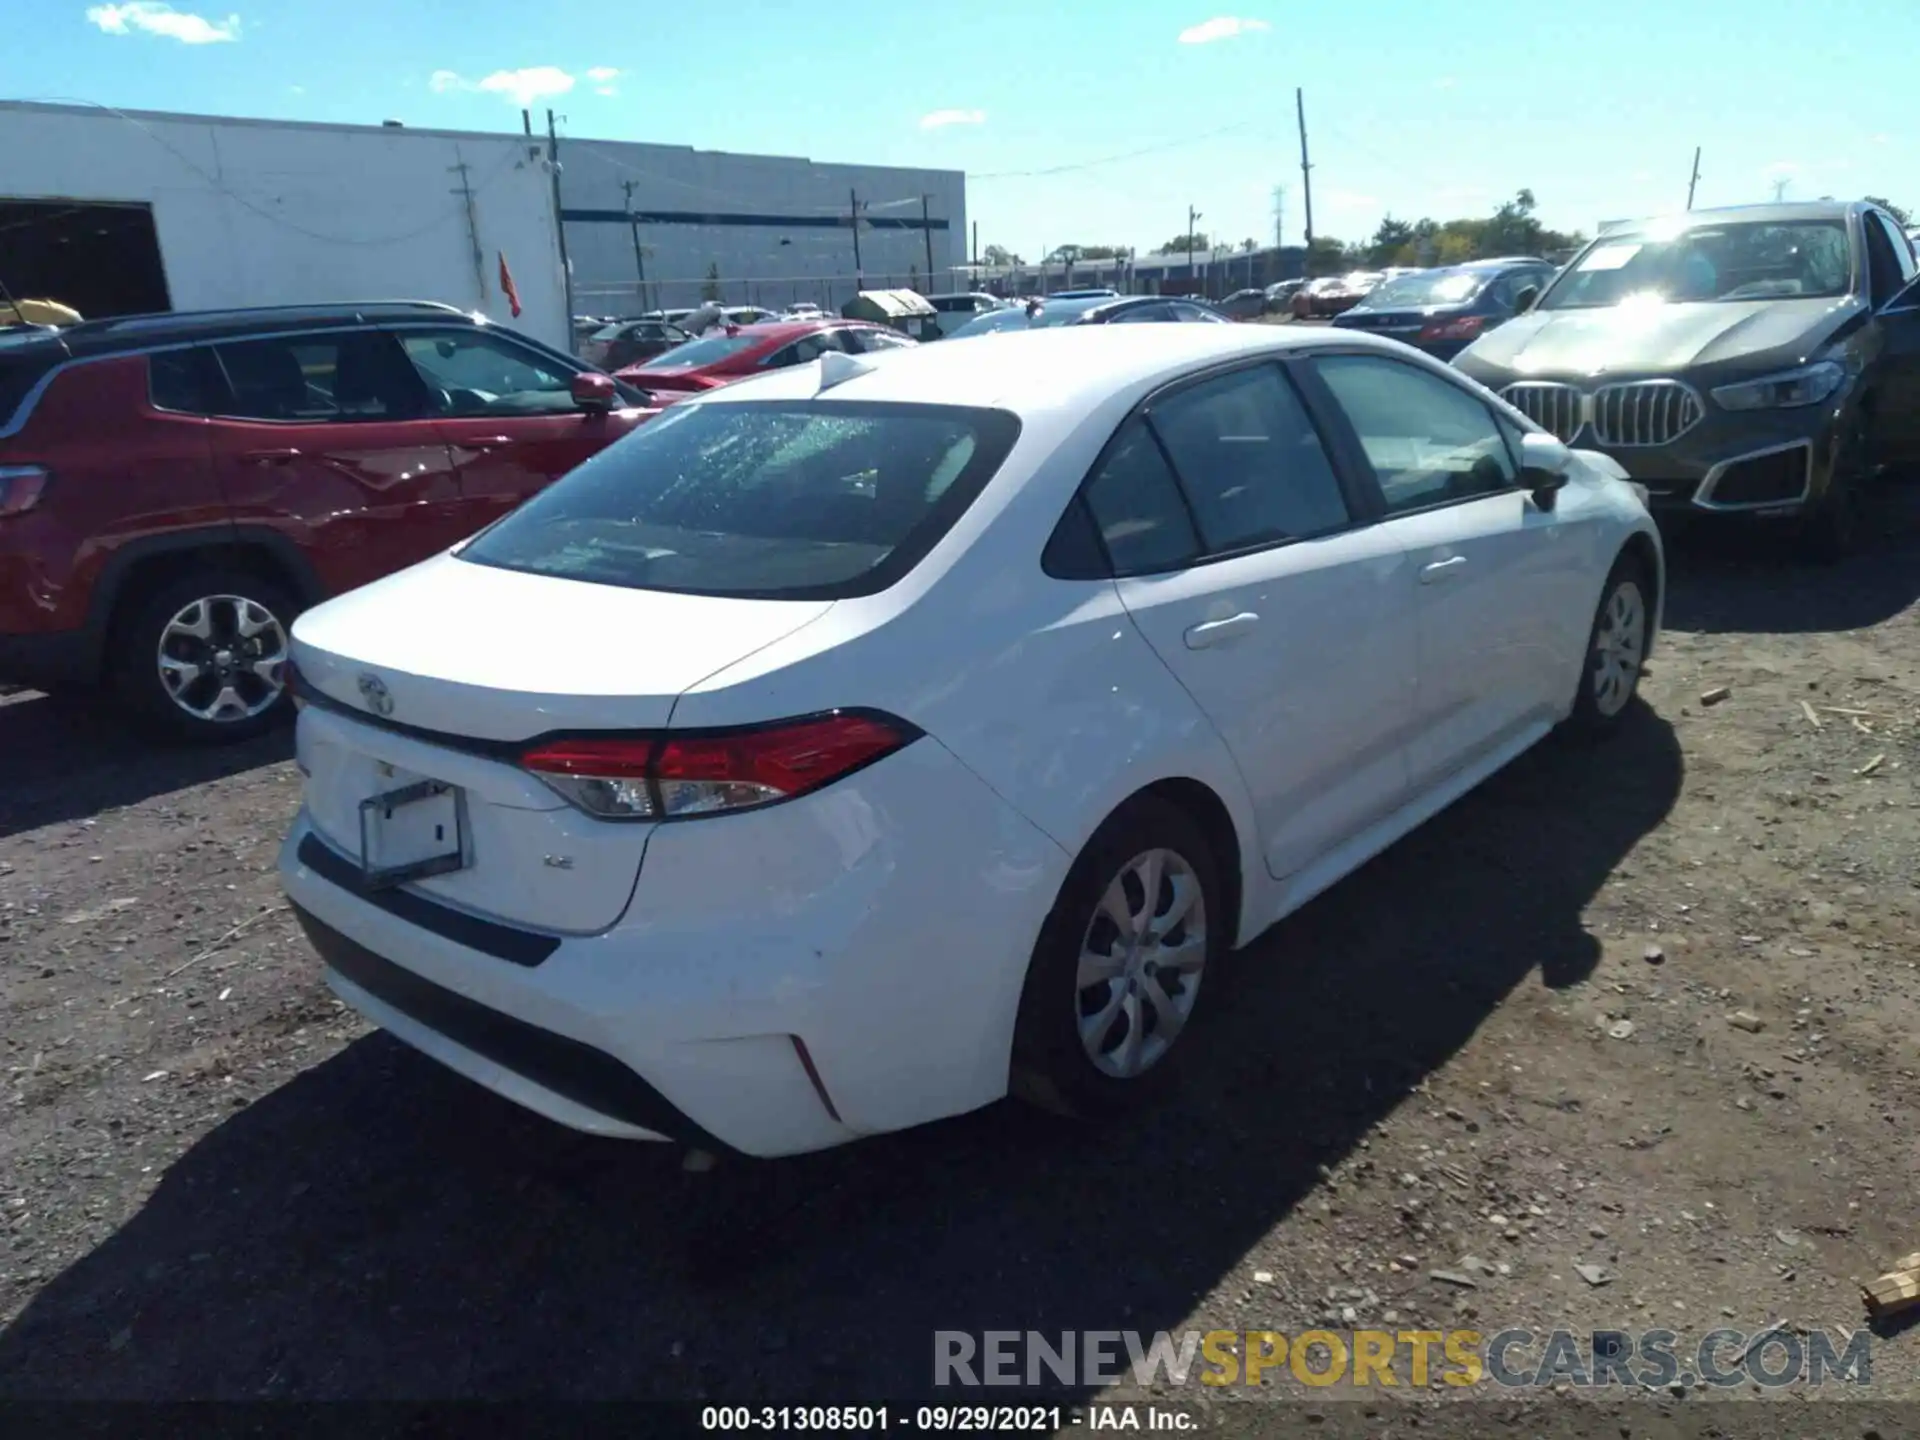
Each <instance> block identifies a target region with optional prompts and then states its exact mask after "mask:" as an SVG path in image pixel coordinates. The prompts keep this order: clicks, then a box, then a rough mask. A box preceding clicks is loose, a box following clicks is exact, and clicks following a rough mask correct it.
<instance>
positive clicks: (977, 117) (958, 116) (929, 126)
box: [920, 110, 987, 130]
mask: <svg viewBox="0 0 1920 1440" xmlns="http://www.w3.org/2000/svg"><path fill="white" fill-rule="evenodd" d="M986 121H987V112H986V111H984V110H932V111H929V112H928V113H927V114H925V115H922V116H921V117H920V128H921V129H922V130H941V129H944V128H946V127H947V126H949V125H984V124H986Z"/></svg>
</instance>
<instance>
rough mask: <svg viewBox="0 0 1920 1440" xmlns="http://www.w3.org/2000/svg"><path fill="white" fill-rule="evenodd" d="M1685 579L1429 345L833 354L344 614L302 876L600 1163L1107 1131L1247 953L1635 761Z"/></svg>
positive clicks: (313, 644) (305, 710)
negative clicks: (1555, 773) (966, 1136)
mask: <svg viewBox="0 0 1920 1440" xmlns="http://www.w3.org/2000/svg"><path fill="white" fill-rule="evenodd" d="M1662 588H1663V562H1662V557H1661V549H1660V540H1659V535H1658V532H1657V531H1656V530H1655V528H1654V525H1653V522H1652V521H1651V520H1650V519H1649V518H1648V515H1647V512H1646V509H1645V507H1644V504H1643V503H1642V498H1641V496H1640V495H1639V494H1637V493H1636V490H1635V488H1634V487H1633V486H1632V485H1630V484H1629V483H1628V482H1627V481H1626V480H1625V478H1624V476H1623V474H1622V472H1621V471H1620V470H1619V469H1618V467H1617V466H1615V465H1614V464H1613V463H1612V462H1611V461H1610V460H1608V459H1606V458H1605V457H1604V456H1599V455H1594V454H1589V453H1587V452H1580V451H1569V450H1568V449H1567V448H1566V447H1565V446H1563V445H1562V444H1561V443H1560V442H1558V441H1557V440H1555V439H1553V438H1552V437H1551V436H1548V435H1545V434H1543V433H1541V432H1539V431H1538V430H1536V429H1535V428H1534V427H1533V426H1532V425H1531V424H1530V423H1529V422H1528V421H1527V420H1526V419H1525V418H1524V417H1523V416H1521V415H1520V414H1519V413H1518V412H1516V411H1514V410H1511V409H1509V408H1508V407H1506V406H1505V405H1504V404H1502V403H1501V402H1500V401H1498V400H1496V399H1495V398H1493V397H1492V396H1491V395H1489V394H1488V393H1487V392H1485V391H1484V390H1481V389H1480V388H1479V387H1477V386H1476V385H1474V384H1473V383H1472V382H1471V381H1469V380H1466V379H1465V378H1464V377H1462V376H1461V375H1460V374H1458V373H1457V372H1456V371H1453V370H1451V369H1449V368H1447V367H1446V366H1443V365H1440V364H1438V363H1437V362H1434V361H1430V360H1428V359H1426V358H1424V357H1423V356H1420V355H1417V354H1415V353H1414V352H1413V351H1411V350H1408V349H1406V348H1404V347H1401V346H1398V345H1395V344H1394V343H1393V342H1391V341H1381V340H1373V339H1370V338H1368V337H1366V336H1363V335H1356V334H1354V333H1353V332H1350V331H1329V330H1314V331H1306V330H1290V329H1283V328H1274V329H1268V328H1265V327H1254V326H1227V325H1218V326H1216V325H1153V326H1138V327H1134V326H1100V327H1095V328H1078V327H1072V328H1065V329H1060V330H1048V331H1037V332H1029V333H1023V334H1014V335H1005V336H988V337H985V338H983V339H982V340H980V341H979V342H978V343H976V344H972V345H951V346H949V345H934V346H926V347H921V348H914V349H902V350H898V351H891V352H887V353H885V354H880V355H867V356H857V357H856V356H848V355H839V354H829V355H827V356H825V357H823V358H822V359H821V360H819V361H816V362H814V363H811V364H809V365H805V366H800V367H796V368H794V369H790V370H784V371H780V372H777V373H772V374H769V375H766V376H764V377H762V378H756V379H751V380H747V381H744V382H742V383H740V384H736V385H731V386H728V387H726V388H725V389H723V390H719V391H716V392H714V393H712V394H711V395H707V396H703V397H701V398H699V399H698V400H695V401H690V402H687V403H684V404H680V405H676V406H674V407H672V408H671V409H670V410H668V411H666V412H665V413H664V414H663V415H661V417H660V418H659V419H657V420H654V421H652V422H651V423H650V424H648V425H647V426H645V427H644V428H643V429H641V430H639V431H636V432H635V433H634V434H633V435H632V436H631V437H629V438H628V439H625V440H623V441H621V442H620V443H619V444H617V445H614V446H612V447H611V448H609V449H608V450H606V451H604V452H602V453H601V454H600V455H598V456H597V457H595V458H594V459H591V460H589V461H588V462H587V463H586V464H584V465H582V466H581V467H580V468H579V469H577V470H575V471H573V472H572V473H571V474H570V475H568V476H567V477H566V478H564V479H563V480H561V481H560V482H558V483H557V484H555V485H554V486H552V487H551V488H550V489H548V490H546V491H545V492H543V493H542V494H541V495H539V496H538V497H536V498H535V499H533V500H532V501H530V502H528V503H527V504H526V505H524V506H522V507H521V508H520V509H519V510H517V511H515V512H514V513H512V514H511V515H509V516H507V517H506V518H505V519H503V520H501V521H499V522H497V523H496V524H495V525H493V526H492V527H491V528H489V529H487V530H485V531H483V532H481V533H480V534H479V535H478V536H477V537H475V538H473V539H472V540H470V541H468V542H467V543H466V544H465V545H464V546H461V547H458V548H456V549H455V550H453V551H451V552H449V553H447V554H444V555H442V556H439V557H438V558H436V559H433V560H429V561H427V562H426V563H424V564H421V565H417V566H415V567H413V568H412V569H410V570H406V571H403V572H401V573H400V574H397V575H394V576H392V577H390V578H388V579H386V580H382V581H379V582H377V583H375V584H372V585H369V586H367V587H365V588H364V589H361V590H357V591H354V592H352V593H350V594H348V595H344V596H342V597H340V598H338V599H335V600H333V601H330V602H329V603H327V604H324V605H322V606H320V607H319V608H318V609H315V610H311V611H309V612H307V614H305V615H304V616H302V617H301V619H300V620H299V622H298V624H297V625H296V626H295V628H294V633H293V657H294V663H295V666H296V667H297V672H298V673H297V677H296V680H295V688H296V693H297V694H298V695H299V696H300V697H301V699H302V709H301V714H300V718H299V740H298V748H299V762H300V766H301V769H302V771H303V772H304V774H305V776H306V785H305V796H304V804H303V806H302V808H301V810H300V813H299V817H298V819H297V820H296V822H295V824H294V826H293V829H292V833H291V834H290V835H289V836H288V837H287V841H286V845H285V848H284V850H283V852H282V856H281V868H282V874H283V877H284V882H285V886H286V890H287V893H288V895H289V896H290V897H291V899H292V901H293V903H294V905H295V907H296V908H297V911H298V913H299V916H300V918H301V920H302V921H303V923H304V924H305V926H306V928H307V932H308V934H309V935H310V936H311V937H312V940H313V942H314V944H315V946H316V947H317V949H318V950H319V952H320V954H321V956H322V957H323V958H324V960H325V962H326V976H327V979H328V981H329V983H330V984H331V985H332V986H333V988H334V989H335V990H336V991H337V992H338V993H339V994H340V995H341V996H342V997H343V998H344V999H345V1000H346V1001H347V1002H348V1003H349V1004H350V1005H352V1006H353V1007H354V1008H355V1009H357V1010H358V1011H360V1012H361V1013H362V1014H364V1015H365V1016H367V1017H368V1018H369V1019H371V1020H372V1021H373V1022H374V1023H376V1024H378V1025H380V1026H383V1027H384V1028H386V1029H387V1030H389V1031H391V1032H392V1033H393V1034H395V1035H396V1036H398V1037H399V1038H400V1039H402V1040H404V1041H406V1042H408V1043H409V1044H412V1045H414V1046H417V1047H418V1048H419V1049H421V1050H423V1051H425V1052H426V1053H427V1054H429V1055H432V1056H434V1057H436V1058H437V1059H439V1060H441V1061H443V1062H445V1063H446V1064H447V1065H449V1066H451V1067H452V1068H454V1069H455V1070H457V1071H460V1072H461V1073H463V1074H465V1075H467V1076H469V1077H471V1078H472V1079H474V1080H476V1081H478V1082H479V1083H480V1084H482V1085H485V1086H487V1087H489V1088H491V1089H493V1090H495V1091H497V1092H499V1093H500V1094H502V1095H505V1096H507V1097H509V1098H510V1099H513V1100H515V1101H518V1102H519V1103H521V1104H523V1105H525V1106H527V1107H529V1108H531V1109H533V1110H536V1111H538V1112H540V1113H541V1114H544V1115H546V1116H549V1117H551V1118H552V1119H554V1120H556V1121H559V1122H561V1123H563V1124H566V1125H571V1126H575V1127H577V1128H579V1129H581V1130H586V1131H591V1132H595V1133H598V1134H603V1135H615V1136H628V1137H633V1138H637V1139H661V1138H667V1139H673V1140H677V1141H681V1142H683V1143H687V1144H690V1145H695V1146H699V1147H702V1148H706V1149H711V1150H729V1149H730V1150H733V1151H737V1152H743V1153H747V1154H753V1155H779V1154H788V1153H793V1152H798V1151H806V1150H813V1149H818V1148H822V1147H825V1146H830V1145H835V1144H839V1143H842V1142H845V1141H848V1140H853V1139H856V1138H858V1137H860V1136H864V1135H872V1134H875V1133H877V1132H882V1131H888V1130H894V1129H898V1128H901V1127H904V1126H910V1125H916V1124H919V1123H921V1122H924V1121H929V1120H933V1119H936V1118H938V1117H941V1116H947V1115H953V1114H957V1113H959V1112H962V1111H966V1110H971V1109H974V1108H975V1107H978V1106H981V1105H985V1104H987V1103H989V1102H991V1101H994V1100H996V1099H998V1098H1000V1097H1001V1096H1003V1095H1005V1094H1007V1093H1008V1092H1009V1090H1012V1091H1013V1092H1015V1093H1018V1094H1021V1095H1024V1096H1027V1097H1030V1098H1034V1099H1037V1100H1039V1101H1040V1102H1042V1103H1045V1104H1047V1105H1050V1106H1053V1107H1055V1108H1058V1109H1060V1110H1064V1111H1067V1112H1070V1113H1076V1114H1091V1113H1098V1112H1104V1111H1109V1110H1113V1109H1117V1108H1120V1107H1124V1106H1126V1105H1128V1104H1129V1103H1131V1102H1136V1101H1139V1100H1141V1099H1143V1098H1146V1097H1148V1096H1151V1095H1152V1094H1153V1093H1155V1092H1156V1091H1157V1090H1159V1089H1160V1088H1161V1087H1162V1086H1163V1085H1164V1084H1165V1083H1166V1082H1167V1081H1168V1080H1169V1079H1170V1078H1172V1077H1173V1076H1174V1075H1175V1074H1176V1073H1177V1071H1178V1070H1179V1068H1180V1067H1181V1065H1182V1063H1183V1062H1184V1061H1186V1060H1188V1059H1190V1058H1191V1057H1190V1054H1189V1052H1192V1051H1194V1050H1195V1049H1196V1048H1198V1047H1199V1046H1200V1045H1202V1044H1203V1043H1204V1042H1197V1041H1196V1039H1195V1034H1196V1032H1197V1031H1200V1030H1203V1029H1204V1027H1205V1025H1206V1022H1207V1009H1208V1004H1209V1001H1210V1000H1211V999H1212V998H1213V997H1214V995H1215V994H1217V992H1218V986H1217V985H1209V984H1208V982H1207V975H1208V972H1209V970H1210V969H1212V968H1213V967H1214V966H1216V965H1217V964H1218V963H1219V962H1220V960H1221V958H1222V956H1223V955H1224V954H1225V953H1226V952H1228V951H1229V950H1231V949H1232V948H1234V947H1236V946H1239V945H1242V944H1244V943H1246V942H1247V941H1249V940H1251V939H1252V938H1253V937H1254V936H1256V935H1258V934H1259V933H1260V932H1261V931H1262V930H1264V929H1266V928H1267V927H1268V926H1269V925H1271V924H1272V923H1273V922H1274V921H1276V920H1278V919H1279V918H1280V917H1281V916H1283V915H1285V914H1287V913H1288V912H1289V911H1291V910H1293V909H1295V908H1296V907H1297V906H1299V905H1301V904H1302V903H1304V902H1305V901H1306V900H1307V899H1308V898H1309V897H1311V896H1313V895H1314V894H1316V893H1317V892H1319V891H1320V890H1323V889H1325V888H1326V887H1327V886H1329V885H1331V884H1333V883H1334V882H1335V881H1336V880H1338V879H1339V878H1340V877H1342V876H1343V875H1345V874H1347V873H1348V872H1349V871H1351V870H1353V869H1354V868H1355V867H1356V866H1358V865H1360V864H1361V863H1362V862H1363V861H1365V860H1366V859H1367V858H1368V857H1370V856H1372V855H1374V854H1375V853H1376V852H1378V851H1379V850H1381V849H1382V848H1384V847H1385V846H1387V845H1389V844H1390V843H1392V842H1393V841H1394V840H1395V839H1396V838H1397V837H1399V836H1401V835H1403V834H1405V833H1406V832H1407V831H1409V830H1410V829H1412V828H1413V827H1414V826H1416V825H1418V824H1420V823H1421V822H1422V821H1424V820H1425V819H1427V818H1428V817H1429V816H1431V815H1433V814H1434V813H1435V812H1436V811H1438V810H1439V809H1440V808H1441V807H1443V806H1445V805H1446V804H1448V803H1449V802H1450V801H1452V800H1454V799H1455V798H1456V797H1458V796H1459V795H1461V794H1462V793H1463V792H1465V791H1467V790H1469V789H1470V788H1472V787H1473V786H1474V785H1476V784H1478V783H1479V782H1480V781H1482V780H1484V779H1485V778H1486V777H1487V776H1488V775H1490V774H1492V773H1493V772H1494V771H1496V770H1498V769H1499V768H1500V767H1501V766H1503V765H1505V764H1506V763H1507V762H1509V761H1510V760H1512V759H1513V758H1514V757H1515V756H1516V755H1518V754H1520V753H1521V752H1522V751H1524V750H1525V749H1527V747H1529V746H1531V745H1532V744H1534V743H1535V742H1536V741H1538V740H1540V739H1541V738H1542V737H1543V736H1545V735H1546V734H1547V733H1548V732H1549V731H1550V730H1552V729H1553V728H1554V727H1555V726H1556V725H1559V724H1561V723H1563V722H1570V723H1571V724H1572V725H1573V726H1575V727H1578V728H1579V729H1582V730H1586V731H1593V732H1604V731H1606V730H1608V729H1610V728H1611V727H1614V726H1616V725H1618V724H1619V723H1620V722H1621V721H1622V719H1623V717H1624V716H1626V715H1627V713H1628V711H1629V706H1630V703H1631V702H1632V700H1633V696H1634V691H1635V686H1636V684H1637V682H1638V679H1639V675H1640V669H1641V664H1642V661H1643V660H1644V659H1645V658H1646V656H1647V653H1648V650H1649V647H1650V646H1651V645H1652V643H1653V640H1654V636H1655V633H1656V630H1657V627H1658V619H1659V613H1660V602H1661V593H1662ZM1550 859H1551V857H1549V861H1550Z"/></svg>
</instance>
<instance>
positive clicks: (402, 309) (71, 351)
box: [13, 300, 490, 360]
mask: <svg viewBox="0 0 1920 1440" xmlns="http://www.w3.org/2000/svg"><path fill="white" fill-rule="evenodd" d="M382 320H437V321H444V322H447V323H449V324H460V323H465V324H486V323H490V322H488V321H487V320H486V319H485V317H475V316H474V315H472V314H470V313H469V312H467V311H464V310H461V309H459V308H458V307H457V306H453V305H443V304H440V303H439V302H437V301H432V300H378V301H367V302H365V303H362V304H358V305H266V306H256V307H248V308H244V309H232V310H172V311H163V312H157V313H152V314H141V315H114V316H109V317H107V318H105V319H100V320H82V321H80V322H79V323H78V324H76V325H67V326H63V327H61V328H60V329H59V330H57V331H48V332H47V334H46V336H45V338H43V339H39V340H34V341H29V342H26V343H27V344H30V345H33V346H35V347H39V346H42V345H44V346H47V347H48V348H49V349H57V350H60V351H62V352H64V353H65V354H67V355H70V356H72V357H73V358H74V359H76V360H77V359H90V358H94V357H98V356H102V355H112V354H116V353H119V352H121V351H127V350H151V349H156V348H159V347H161V346H166V345H176V344H187V343H191V342H194V341H204V340H224V339H229V338H232V337H234V336H244V335H272V334H278V333H279V332H281V331H284V330H293V329H298V330H323V329H328V328H332V327H335V326H354V325H365V324H367V323H369V322H378V321H382ZM13 353H16V354H18V353H21V352H20V351H18V350H15V351H13Z"/></svg>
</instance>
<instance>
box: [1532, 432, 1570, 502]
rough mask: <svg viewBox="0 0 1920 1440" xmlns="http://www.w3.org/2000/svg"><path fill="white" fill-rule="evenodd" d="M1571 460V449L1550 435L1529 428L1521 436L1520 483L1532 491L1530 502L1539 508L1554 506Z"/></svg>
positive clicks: (1564, 484)
mask: <svg viewBox="0 0 1920 1440" xmlns="http://www.w3.org/2000/svg"><path fill="white" fill-rule="evenodd" d="M1572 464H1573V451H1571V450H1569V449H1568V448H1567V447H1566V446H1565V445H1564V444H1562V443H1561V442H1560V441H1559V440H1556V439H1555V438H1554V437H1553V436H1551V435H1536V434H1533V433H1531V432H1530V433H1528V434H1525V435H1522V436H1521V437H1520V483H1521V484H1522V485H1524V486H1525V487H1526V488H1527V489H1529V490H1531V491H1532V492H1533V503H1534V504H1536V505H1538V506H1539V507H1540V508H1541V509H1542V510H1551V509H1552V508H1553V505H1554V496H1555V495H1556V494H1558V493H1559V492H1560V491H1561V490H1563V489H1565V488H1566V484H1567V470H1568V468H1569V467H1570V466H1571V465H1572Z"/></svg>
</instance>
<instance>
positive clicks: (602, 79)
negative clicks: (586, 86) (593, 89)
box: [587, 65, 620, 85]
mask: <svg viewBox="0 0 1920 1440" xmlns="http://www.w3.org/2000/svg"><path fill="white" fill-rule="evenodd" d="M619 78H620V72H619V71H618V70H616V69H614V67H613V66H611V65H596V66H594V67H593V68H592V69H591V70H589V71H587V79H589V80H591V81H593V83H594V84H596V85H605V84H607V83H609V82H610V81H614V80H618V79H619Z"/></svg>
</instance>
